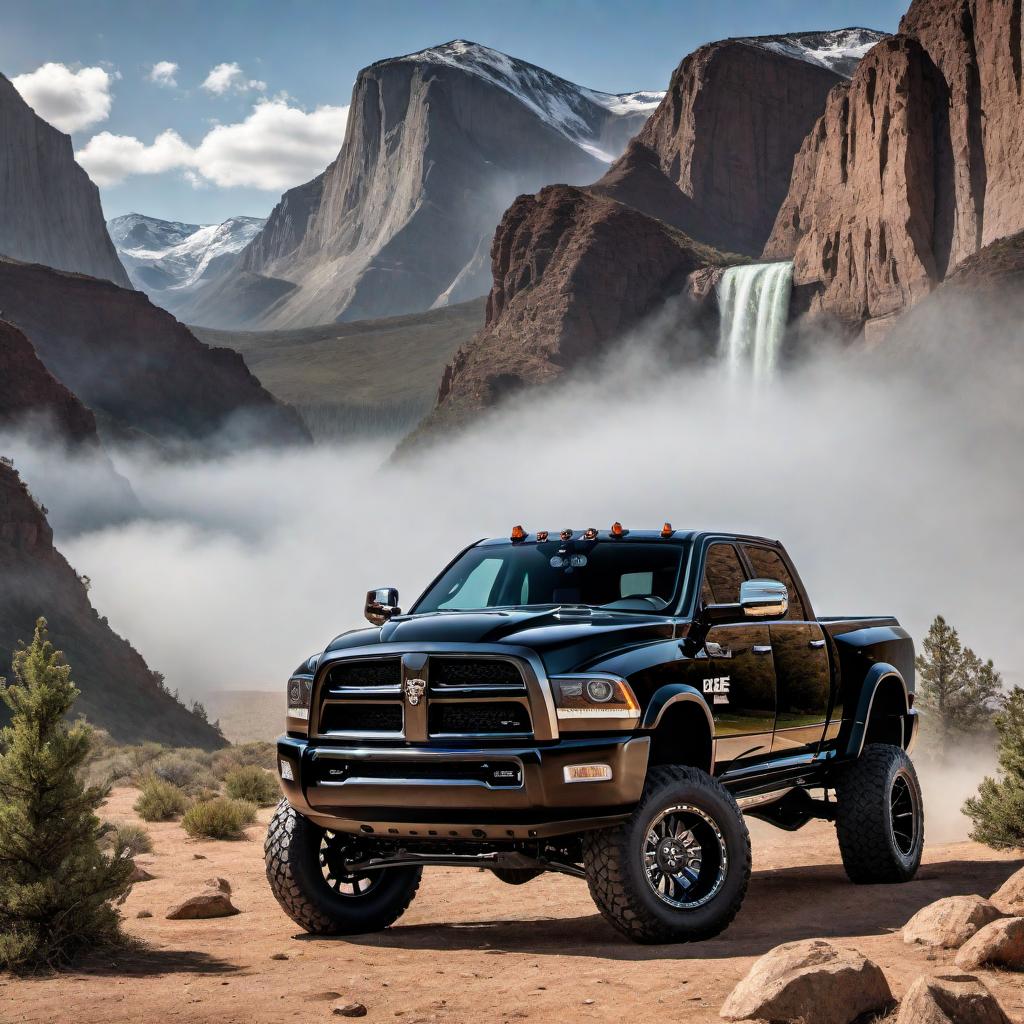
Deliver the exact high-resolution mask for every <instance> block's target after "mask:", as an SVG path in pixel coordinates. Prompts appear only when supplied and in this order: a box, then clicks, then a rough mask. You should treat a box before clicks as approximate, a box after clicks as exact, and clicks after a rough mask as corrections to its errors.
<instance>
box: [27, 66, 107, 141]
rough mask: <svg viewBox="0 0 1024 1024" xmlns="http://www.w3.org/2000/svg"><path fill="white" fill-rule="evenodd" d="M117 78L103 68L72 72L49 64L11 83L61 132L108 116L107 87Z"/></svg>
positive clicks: (78, 127) (30, 104)
mask: <svg viewBox="0 0 1024 1024" xmlns="http://www.w3.org/2000/svg"><path fill="white" fill-rule="evenodd" d="M119 77H120V75H118V74H117V73H116V72H114V73H110V72H108V71H104V69H103V68H97V67H92V68H80V69H79V70H78V71H72V70H71V68H69V67H68V66H67V65H66V64H54V63H50V64H44V65H43V66H42V67H40V68H37V69H36V70H35V71H32V72H29V73H28V74H26V75H16V76H15V77H14V78H12V79H11V82H12V83H13V85H14V88H15V89H17V90H18V92H20V93H21V95H22V96H23V97H24V99H25V102H26V103H28V105H29V106H30V107H31V108H32V109H33V110H34V111H35V112H36V113H37V114H38V115H39V116H40V117H41V118H43V119H44V120H46V121H49V122H50V124H52V125H53V126H54V127H56V128H59V129H60V130H61V131H62V132H77V131H80V130H81V129H82V128H88V127H90V126H91V125H94V124H98V123H99V122H100V121H105V120H106V119H107V118H108V117H109V116H110V104H111V100H112V97H111V95H110V86H111V83H112V82H113V81H114V80H115V79H116V78H119Z"/></svg>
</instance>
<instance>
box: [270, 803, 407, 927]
mask: <svg viewBox="0 0 1024 1024" xmlns="http://www.w3.org/2000/svg"><path fill="white" fill-rule="evenodd" d="M323 836H324V830H323V829H322V828H320V827H319V826H318V825H314V824H313V822H311V821H310V820H309V819H308V818H305V817H303V815H301V814H299V813H297V812H296V810H295V809H294V808H293V807H292V806H291V805H290V804H289V803H288V801H287V800H282V801H281V802H280V803H279V804H278V805H277V809H276V810H275V811H274V816H273V818H271V819H270V826H269V828H268V829H267V839H266V842H265V843H264V846H263V853H264V858H265V860H266V865H267V881H269V882H270V888H271V891H272V892H273V894H274V896H275V898H276V899H277V902H278V903H280V904H281V908H282V909H283V910H284V912H285V913H286V914H287V915H288V916H289V917H290V918H291V919H292V920H293V921H294V922H295V923H296V924H297V925H299V926H300V927H301V928H304V929H305V930H306V931H307V932H310V933H311V934H313V935H360V934H366V933H368V932H377V931H381V930H382V929H384V928H387V927H388V925H391V924H394V923H395V921H397V920H398V919H399V918H400V917H401V916H402V914H404V913H405V911H406V910H407V909H408V907H409V904H410V903H412V900H413V897H414V896H415V895H416V890H417V889H418V888H419V886H420V876H421V875H422V873H423V869H422V868H419V867H400V868H386V869H384V870H383V871H382V872H381V875H382V877H381V879H380V882H379V883H378V884H377V885H376V886H374V888H373V889H371V890H370V891H369V892H367V893H366V894H365V895H362V896H341V895H339V894H338V893H336V892H335V891H334V890H333V889H331V887H330V885H328V883H327V881H326V879H325V878H324V876H323V872H322V870H321V868H320V861H319V856H320V842H321V840H322V839H323Z"/></svg>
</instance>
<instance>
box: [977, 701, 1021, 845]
mask: <svg viewBox="0 0 1024 1024" xmlns="http://www.w3.org/2000/svg"><path fill="white" fill-rule="evenodd" d="M996 729H997V730H998V732H999V769H1000V778H998V779H991V778H986V779H983V780H982V783H981V785H980V786H979V787H978V795H977V796H974V797H971V798H970V800H968V801H967V802H966V803H965V804H964V814H966V815H967V816H968V817H969V818H970V819H971V820H972V821H973V822H974V828H973V829H972V830H971V838H972V839H976V840H977V841H978V842H979V843H985V844H986V845H987V846H993V847H995V848H996V849H997V850H1000V849H1019V848H1022V847H1024V690H1022V689H1021V688H1020V687H1019V686H1015V687H1014V688H1013V693H1011V694H1010V696H1009V697H1008V698H1007V699H1006V703H1005V705H1004V706H1003V711H1002V714H1000V715H999V716H998V717H997V718H996Z"/></svg>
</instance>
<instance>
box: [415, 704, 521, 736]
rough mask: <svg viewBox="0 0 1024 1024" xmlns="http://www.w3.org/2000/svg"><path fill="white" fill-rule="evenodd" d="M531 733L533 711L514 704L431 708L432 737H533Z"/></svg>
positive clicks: (446, 705) (443, 705)
mask: <svg viewBox="0 0 1024 1024" xmlns="http://www.w3.org/2000/svg"><path fill="white" fill-rule="evenodd" d="M530 731H531V729H530V712H529V711H528V710H527V709H526V708H525V707H524V706H523V705H522V704H516V703H513V702H512V701H487V702H480V703H477V702H474V701H468V700H467V701H456V702H453V703H449V702H447V701H446V702H444V703H434V704H431V705H430V734H431V735H432V736H445V735H447V736H458V735H474V734H478V735H488V734H493V733H499V734H502V735H505V736H515V735H518V736H529V735H530Z"/></svg>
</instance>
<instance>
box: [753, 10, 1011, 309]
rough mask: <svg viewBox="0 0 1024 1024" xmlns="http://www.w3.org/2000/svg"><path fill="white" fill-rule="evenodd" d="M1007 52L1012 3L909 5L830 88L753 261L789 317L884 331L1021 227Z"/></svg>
mask: <svg viewBox="0 0 1024 1024" xmlns="http://www.w3.org/2000/svg"><path fill="white" fill-rule="evenodd" d="M1021 45H1022V39H1021V0H915V2H914V3H912V4H911V6H910V9H909V10H908V12H907V14H906V16H905V17H904V18H903V20H902V22H901V24H900V33H899V35H897V36H896V37H894V38H892V39H890V40H886V41H884V42H882V43H880V44H879V45H878V46H876V47H875V48H874V49H873V50H872V51H871V52H870V53H869V54H868V55H867V57H865V58H864V60H863V61H862V62H861V64H860V65H859V67H858V68H857V70H856V72H855V73H854V75H853V79H852V81H851V82H850V83H849V85H844V86H840V87H837V89H836V90H835V91H834V92H833V94H832V95H831V96H830V98H829V102H828V106H827V108H826V110H825V113H824V114H823V115H822V117H821V119H820V121H819V122H818V123H817V124H816V125H815V127H814V130H813V131H812V132H811V133H810V135H809V136H808V138H807V139H806V140H805V142H804V144H803V146H802V148H801V151H800V153H799V155H798V157H797V159H796V161H795V163H794V169H793V177H792V181H791V184H790V189H789V194H788V196H787V198H786V200H785V202H784V203H783V206H782V208H781V210H780V211H779V215H778V218H777V219H776V223H775V226H774V229H773V231H772V235H771V238H770V239H769V241H768V243H767V245H766V246H765V250H764V254H765V256H766V257H768V258H773V259H778V258H787V257H792V258H793V259H794V261H795V269H794V282H795V285H796V291H797V294H798V295H799V296H800V308H801V309H806V310H809V311H810V312H811V313H812V314H814V315H815V316H820V315H827V316H831V317H834V318H836V319H838V320H839V321H841V322H842V323H844V324H846V325H848V326H850V327H852V328H857V327H859V326H860V325H861V324H863V323H864V322H865V321H871V320H873V319H875V318H883V320H884V318H889V317H891V316H893V315H894V314H896V313H898V312H899V311H901V310H903V309H905V308H907V307H908V306H911V305H913V304H915V303H917V302H919V301H920V300H921V299H922V298H923V297H924V296H926V295H927V294H928V293H929V292H930V291H931V289H932V288H934V286H935V285H936V284H937V283H938V282H940V281H942V280H943V279H944V278H945V277H946V276H947V275H948V274H949V273H951V272H952V271H953V270H954V268H956V267H957V265H958V264H959V263H960V262H961V261H963V260H964V259H965V258H966V257H968V256H969V255H971V254H972V253H974V252H977V251H978V250H979V248H980V247H982V246H984V245H986V244H987V243H989V242H991V241H993V240H995V239H998V238H1000V237H1001V236H1003V235H1007V234H1010V233H1013V232H1016V231H1019V230H1021V229H1022V228H1024V204H1022V203H1021V202H1020V199H1021V196H1022V194H1024V97H1022V73H1021V57H1020V54H1021Z"/></svg>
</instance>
